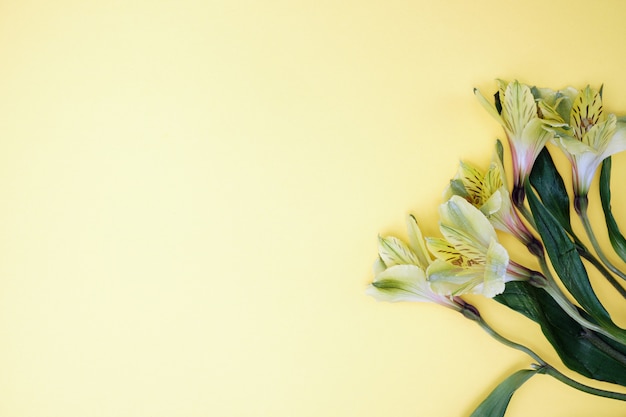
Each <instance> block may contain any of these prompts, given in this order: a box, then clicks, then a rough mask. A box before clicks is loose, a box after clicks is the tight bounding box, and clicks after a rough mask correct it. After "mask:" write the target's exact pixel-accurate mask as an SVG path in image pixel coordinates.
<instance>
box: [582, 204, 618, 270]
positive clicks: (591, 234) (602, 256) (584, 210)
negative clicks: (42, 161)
mask: <svg viewBox="0 0 626 417" xmlns="http://www.w3.org/2000/svg"><path fill="white" fill-rule="evenodd" d="M587 205H588V201H587V197H575V199H574V208H575V209H576V213H578V217H579V218H580V221H581V222H582V224H583V227H584V228H585V232H586V233H587V236H588V237H589V240H590V241H591V246H593V249H594V250H595V251H596V253H597V254H598V258H600V260H601V261H602V263H603V264H604V265H606V267H607V268H608V269H609V270H610V271H611V272H613V273H614V274H615V275H617V276H619V277H620V278H622V279H624V280H626V274H624V273H623V272H622V271H620V270H619V269H618V268H617V267H616V266H615V265H613V264H612V263H611V261H609V259H608V258H607V257H606V255H605V254H604V251H603V250H602V247H601V246H600V243H598V239H597V238H596V235H595V233H594V232H593V228H592V227H591V222H590V221H589V216H587Z"/></svg>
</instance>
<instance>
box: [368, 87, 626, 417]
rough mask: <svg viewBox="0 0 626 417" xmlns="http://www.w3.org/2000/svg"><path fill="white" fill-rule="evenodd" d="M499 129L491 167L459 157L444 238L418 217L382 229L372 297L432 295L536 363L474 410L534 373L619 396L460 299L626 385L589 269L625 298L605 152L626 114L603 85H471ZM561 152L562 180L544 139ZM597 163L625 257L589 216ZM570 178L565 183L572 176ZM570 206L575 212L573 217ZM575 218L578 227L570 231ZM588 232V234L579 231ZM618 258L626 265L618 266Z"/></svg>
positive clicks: (501, 402)
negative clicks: (522, 256) (494, 306)
mask: <svg viewBox="0 0 626 417" xmlns="http://www.w3.org/2000/svg"><path fill="white" fill-rule="evenodd" d="M474 93H475V95H476V97H477V98H478V101H479V102H480V103H481V104H482V105H483V107H484V108H485V109H486V110H487V111H488V112H489V114H491V115H492V116H493V118H494V119H495V120H496V121H498V122H499V123H500V124H501V125H502V127H503V128H504V132H505V134H506V138H507V141H508V149H509V150H510V160H511V166H512V173H511V174H512V186H510V185H509V182H508V180H507V176H506V173H505V169H504V166H505V163H504V147H503V146H502V144H501V143H500V142H499V141H497V142H496V150H495V152H494V157H493V159H492V162H491V164H490V165H489V166H488V167H487V168H486V169H482V168H481V167H477V166H474V165H473V164H470V163H468V162H461V164H460V167H459V170H458V172H457V174H456V176H455V177H454V178H453V179H452V180H451V181H450V184H449V186H448V188H447V189H446V190H445V192H444V198H445V202H444V203H443V204H442V205H441V206H440V208H439V215H440V221H439V229H440V231H441V237H426V238H424V237H423V235H422V233H421V231H420V229H419V227H418V224H417V221H416V219H415V217H413V216H409V218H408V240H406V242H405V241H403V240H401V239H398V238H396V237H393V236H389V237H379V240H378V255H379V256H378V259H377V260H376V262H375V265H374V279H373V282H372V283H371V284H370V285H369V286H368V290H367V292H368V293H369V294H370V295H372V296H374V297H375V298H376V299H378V300H384V301H418V302H424V301H426V302H434V303H437V304H440V305H442V306H444V307H448V308H451V309H453V310H455V311H458V312H459V313H461V314H462V315H463V316H464V317H466V318H468V319H470V320H473V321H474V322H476V323H477V324H478V325H479V326H481V327H482V328H483V329H484V330H485V331H486V332H487V333H488V334H489V335H491V336H492V337H494V338H495V339H496V340H498V341H499V342H501V343H504V344H505V345H507V346H510V347H512V348H515V349H519V350H521V351H523V352H525V353H526V354H528V356H530V358H531V359H532V363H531V364H530V366H529V369H523V370H519V371H517V372H515V373H513V374H512V375H510V376H509V377H508V378H506V379H505V380H504V381H502V382H501V383H500V384H499V385H498V386H497V387H496V389H495V390H494V391H493V392H492V393H491V394H490V395H489V396H488V397H487V398H486V399H485V400H484V401H483V402H482V403H481V404H480V405H479V406H478V408H477V409H476V410H475V411H474V412H473V413H472V414H471V416H472V417H478V416H489V417H493V416H504V414H505V412H506V408H507V406H508V404H509V401H510V398H511V396H512V395H513V394H514V392H515V390H517V389H518V388H519V387H520V386H521V385H522V384H523V383H524V382H526V381H527V380H528V379H529V378H531V377H532V376H533V375H536V374H545V375H549V376H551V377H554V378H556V379H557V380H559V381H561V382H563V383H565V384H567V385H570V386H571V387H573V388H575V389H578V390H580V391H583V392H585V393H588V394H592V395H599V396H603V397H608V398H613V399H615V400H620V401H626V394H623V393H620V392H617V391H608V390H602V389H598V388H594V387H592V386H589V385H585V384H582V383H581V382H579V381H576V380H575V379H572V378H570V377H568V376H566V375H565V374H563V373H562V372H561V371H559V370H558V369H557V368H556V367H554V366H552V365H551V364H549V363H547V362H546V361H545V360H544V359H542V358H541V356H539V355H538V354H537V353H536V352H534V351H533V350H531V349H529V348H528V347H526V346H524V345H522V344H520V343H518V342H516V341H513V340H510V339H507V338H505V337H504V336H502V335H500V334H499V333H498V332H497V331H496V330H494V329H493V328H492V327H491V326H490V325H489V324H488V323H487V322H486V321H485V319H484V318H483V317H482V316H481V314H480V312H479V311H478V309H477V308H476V307H474V306H473V305H471V304H469V303H468V302H467V301H466V300H465V299H464V298H463V296H464V295H466V294H480V295H483V296H485V297H488V298H492V299H494V300H495V301H497V302H499V303H501V304H503V305H505V306H507V307H508V308H510V309H512V310H514V311H516V312H518V313H520V314H522V315H524V316H526V317H527V318H528V319H530V320H533V321H534V322H536V323H537V324H538V325H539V326H540V327H541V330H542V332H543V335H544V336H545V338H546V339H547V340H548V341H549V343H550V344H551V345H552V346H553V347H554V349H555V350H556V352H557V353H558V355H559V357H560V358H561V360H562V362H563V363H564V364H565V366H567V367H568V368H569V369H571V370H572V371H575V372H576V373H578V374H580V375H583V376H585V377H588V378H592V379H595V380H598V381H606V382H610V383H613V384H617V385H619V386H622V387H626V329H623V328H621V327H620V326H618V325H617V324H615V322H614V321H613V320H612V318H611V315H610V312H609V311H608V310H607V308H605V306H604V305H603V304H602V302H601V301H600V300H599V298H598V297H597V295H596V293H595V291H594V288H593V287H592V285H591V282H590V279H589V275H588V269H594V270H596V271H597V272H594V273H595V274H597V275H599V276H601V277H603V279H606V280H608V282H609V283H610V284H611V285H612V287H613V288H614V289H615V292H616V293H617V294H616V296H618V297H623V298H624V299H626V289H625V286H626V268H625V266H626V239H625V238H624V236H623V235H622V233H621V232H620V230H619V228H618V224H617V222H616V220H615V218H614V216H613V213H612V211H611V190H610V180H611V156H612V155H613V154H615V153H617V152H620V151H623V150H626V119H621V118H619V117H617V116H616V115H615V114H610V113H607V112H605V110H604V108H603V106H602V88H600V89H599V90H595V89H593V88H591V87H589V86H587V87H586V88H584V89H582V90H578V89H575V88H572V87H569V88H565V89H562V90H558V91H555V90H551V89H547V88H536V87H531V86H528V85H525V84H522V83H519V82H517V81H514V82H510V83H507V82H504V81H498V91H497V92H496V94H495V95H494V100H493V101H490V100H488V99H487V98H485V97H484V96H483V95H482V94H481V93H480V92H479V91H478V90H475V91H474ZM548 142H550V143H552V144H553V145H554V146H551V147H550V149H552V150H554V149H558V150H560V151H562V152H563V153H564V154H565V156H566V157H567V160H569V162H570V165H571V170H572V176H571V178H572V180H571V184H569V186H571V187H572V188H571V190H570V191H571V195H572V199H571V200H573V201H570V194H569V193H568V186H567V185H566V183H565V181H564V180H563V178H562V176H561V175H560V173H559V171H558V169H557V167H556V165H555V163H554V161H553V159H552V156H551V154H550V151H549V150H548V148H547V147H546V144H547V143H548ZM598 170H600V171H601V172H600V174H599V175H600V181H599V184H600V185H599V187H600V190H599V194H600V200H601V206H602V209H603V212H604V217H605V220H606V227H607V231H608V236H609V238H610V242H611V246H612V249H613V251H614V252H615V254H616V255H611V257H613V258H619V259H620V265H615V264H614V263H613V262H611V261H610V260H609V256H607V254H605V251H604V249H603V248H602V247H601V246H600V245H599V243H598V240H597V238H596V235H595V233H594V230H593V228H592V224H591V221H590V220H589V216H588V213H587V211H588V206H589V199H588V193H589V189H590V187H591V185H592V181H593V178H594V176H595V175H596V172H597V171H598ZM568 182H569V181H568ZM574 213H575V214H574ZM576 217H577V218H578V221H580V223H581V225H582V227H580V226H577V227H573V224H572V219H573V218H576ZM575 229H576V230H584V233H585V234H586V238H584V237H580V236H579V235H580V234H582V233H580V232H579V233H578V234H577V233H576V231H575ZM496 230H498V231H500V232H503V233H507V234H510V235H512V236H514V237H515V238H516V239H517V240H519V241H520V242H521V243H522V244H523V245H524V246H525V247H526V248H527V249H528V251H529V252H530V254H532V256H533V257H535V258H536V260H537V262H534V265H532V266H528V265H523V264H522V263H520V262H518V261H516V260H515V256H514V254H513V253H509V251H507V249H506V248H505V247H504V246H503V245H502V244H501V243H500V242H499V240H498V234H497V233H496ZM622 261H623V262H622Z"/></svg>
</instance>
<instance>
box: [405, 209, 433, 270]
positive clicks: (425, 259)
mask: <svg viewBox="0 0 626 417" xmlns="http://www.w3.org/2000/svg"><path fill="white" fill-rule="evenodd" d="M407 228H408V229H409V248H410V249H411V251H412V252H413V254H415V256H416V257H417V260H418V264H419V266H421V267H422V268H423V269H426V268H427V267H428V265H429V264H430V262H431V261H430V257H429V256H428V251H427V250H426V244H425V243H424V237H423V236H422V231H421V230H420V228H419V226H418V224H417V220H415V217H413V216H409V217H408V218H407Z"/></svg>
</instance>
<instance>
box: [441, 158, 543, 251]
mask: <svg viewBox="0 0 626 417" xmlns="http://www.w3.org/2000/svg"><path fill="white" fill-rule="evenodd" d="M505 178H506V177H505V173H504V167H503V166H502V162H501V161H500V159H499V158H498V157H497V156H494V158H493V160H492V162H491V165H490V166H489V169H488V170H487V171H486V172H483V171H482V170H481V169H479V168H478V167H476V166H475V165H472V164H471V163H469V162H464V161H461V163H460V166H459V170H458V172H457V174H456V176H455V177H454V179H453V180H452V181H451V182H450V186H449V187H448V189H447V191H446V194H445V196H446V198H450V197H451V196H452V195H458V196H460V197H463V198H465V199H466V200H467V201H468V202H469V203H471V204H472V205H473V206H474V207H476V208H478V209H479V210H480V211H481V212H482V213H483V214H484V215H485V217H487V219H488V220H489V222H490V223H491V225H492V226H493V227H495V228H496V229H498V230H501V231H503V232H507V233H510V234H512V235H513V236H515V237H516V238H517V239H519V240H520V241H521V242H522V243H524V245H526V246H528V245H530V244H535V242H536V241H537V240H536V238H535V237H534V236H533V235H532V233H531V232H530V231H529V230H528V228H527V227H526V225H525V224H524V223H523V222H522V220H521V219H520V217H519V215H518V214H517V211H515V209H514V208H513V205H512V204H511V196H510V194H509V190H508V188H507V186H506V182H505Z"/></svg>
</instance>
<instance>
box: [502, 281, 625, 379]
mask: <svg viewBox="0 0 626 417" xmlns="http://www.w3.org/2000/svg"><path fill="white" fill-rule="evenodd" d="M495 300H496V301H498V302H500V303H502V304H504V305H506V306H508V307H509V308H511V309H513V310H515V311H517V312H519V313H521V314H523V315H525V316H526V317H528V318H530V319H531V320H533V321H535V322H537V323H538V324H539V325H540V326H541V330H542V331H543V334H544V335H545V336H546V339H548V341H549V342H550V344H552V346H553V347H554V349H555V350H556V351H557V353H558V354H559V357H560V358H561V360H562V361H563V363H564V364H565V365H566V366H567V367H568V368H570V369H572V370H573V371H576V372H578V373H580V374H581V375H584V376H586V377H588V378H593V379H596V380H599V381H607V382H612V383H614V384H619V385H622V386H626V346H623V345H620V344H619V343H617V342H614V341H612V340H610V339H607V338H604V337H602V336H599V335H595V334H592V333H590V332H588V331H586V330H585V329H584V328H583V327H582V326H581V325H580V324H578V323H577V322H576V321H574V320H573V319H572V318H571V317H569V316H568V315H567V314H566V313H565V312H564V311H563V310H562V309H561V307H559V305H558V304H557V303H556V302H555V301H554V300H553V299H552V297H550V295H548V293H546V292H545V291H543V290H541V289H538V288H535V287H533V286H531V285H530V284H529V283H527V282H518V281H513V282H509V283H507V284H506V289H505V291H504V293H502V294H500V295H498V296H496V297H495ZM581 314H583V315H584V312H581ZM585 318H586V319H587V320H589V321H593V319H592V318H591V317H585Z"/></svg>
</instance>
